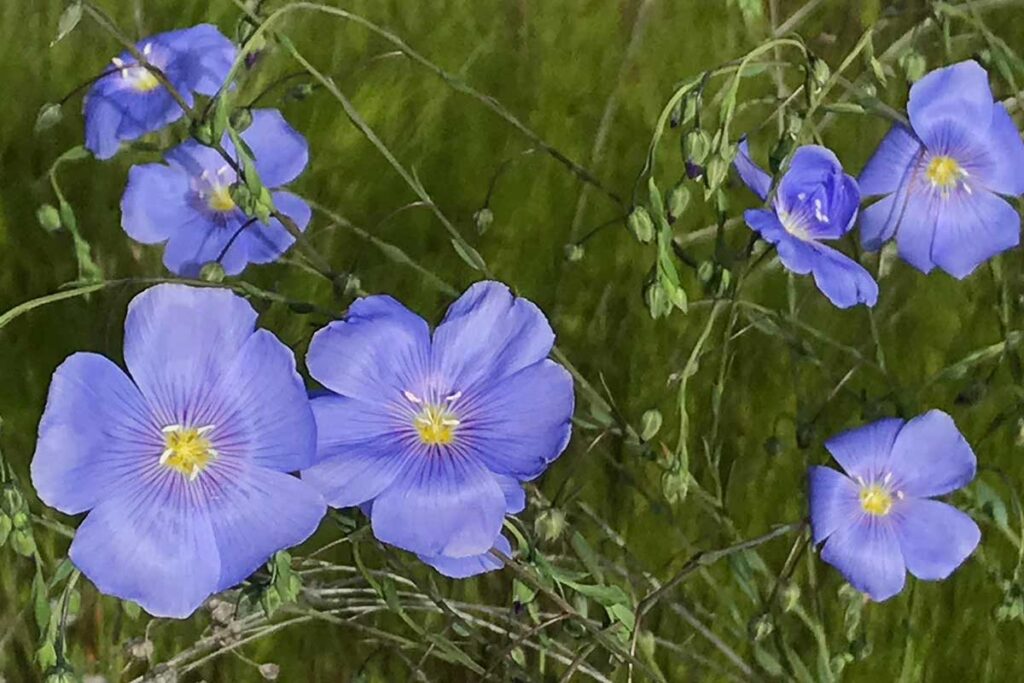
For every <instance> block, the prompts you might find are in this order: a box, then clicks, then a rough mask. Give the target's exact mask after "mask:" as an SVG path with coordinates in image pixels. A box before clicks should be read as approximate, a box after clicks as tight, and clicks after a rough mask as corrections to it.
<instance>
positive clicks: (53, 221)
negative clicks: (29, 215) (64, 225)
mask: <svg viewBox="0 0 1024 683" xmlns="http://www.w3.org/2000/svg"><path fill="white" fill-rule="evenodd" d="M36 220H38V221H39V225H41V226H42V227H43V230H45V231H47V232H54V231H56V230H60V225H61V223H60V211H57V207H55V206H54V205H53V204H43V205H42V206H40V207H39V208H38V209H37V210H36Z"/></svg>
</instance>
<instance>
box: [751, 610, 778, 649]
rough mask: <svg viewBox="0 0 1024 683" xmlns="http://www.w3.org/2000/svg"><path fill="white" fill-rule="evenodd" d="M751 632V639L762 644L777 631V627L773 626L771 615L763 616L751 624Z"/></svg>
mask: <svg viewBox="0 0 1024 683" xmlns="http://www.w3.org/2000/svg"><path fill="white" fill-rule="evenodd" d="M749 631H750V637H751V638H753V639H754V642H755V643H760V642H761V641H763V640H764V639H765V638H767V637H768V636H770V635H771V634H772V632H773V631H775V625H774V624H772V619H771V617H770V616H769V615H767V614H762V615H761V616H759V617H757V618H756V619H754V620H753V621H751V622H750V627H749Z"/></svg>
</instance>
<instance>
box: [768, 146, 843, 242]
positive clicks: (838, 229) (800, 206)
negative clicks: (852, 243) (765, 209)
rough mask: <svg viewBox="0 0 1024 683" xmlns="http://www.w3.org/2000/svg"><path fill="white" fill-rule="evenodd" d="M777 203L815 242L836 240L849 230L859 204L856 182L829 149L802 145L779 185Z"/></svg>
mask: <svg viewBox="0 0 1024 683" xmlns="http://www.w3.org/2000/svg"><path fill="white" fill-rule="evenodd" d="M778 196H779V198H780V201H779V202H777V203H779V204H780V205H781V206H782V207H783V208H784V209H785V211H786V212H787V213H789V214H790V215H792V216H794V220H799V221H801V222H802V223H803V224H804V228H805V229H806V230H807V231H808V232H809V233H810V235H811V236H812V237H813V238H815V239H836V238H838V237H842V236H843V235H844V234H846V233H847V232H848V231H849V230H850V228H852V227H853V220H854V218H855V217H856V215H857V209H858V207H859V205H860V190H859V189H858V187H857V181H856V180H854V179H853V177H852V176H849V175H847V174H846V173H844V172H843V167H842V165H841V164H840V163H839V159H837V158H836V155H835V154H833V153H832V151H831V150H829V149H827V148H825V147H821V146H818V145H805V146H803V147H801V148H800V149H798V150H797V151H796V153H795V154H794V155H793V161H792V162H791V163H790V165H789V169H788V170H787V171H786V174H785V175H784V176H783V177H782V181H781V182H780V183H779V190H778Z"/></svg>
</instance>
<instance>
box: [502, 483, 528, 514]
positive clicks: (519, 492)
mask: <svg viewBox="0 0 1024 683" xmlns="http://www.w3.org/2000/svg"><path fill="white" fill-rule="evenodd" d="M494 479H495V480H496V481H497V482H498V486H500V487H501V491H502V493H504V494H505V512H506V513H507V514H510V515H516V514H519V513H520V512H522V511H523V510H525V509H526V491H524V490H523V485H522V484H520V483H519V480H518V479H516V478H515V477H509V476H506V475H504V474H495V475H494Z"/></svg>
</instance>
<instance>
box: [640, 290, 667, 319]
mask: <svg viewBox="0 0 1024 683" xmlns="http://www.w3.org/2000/svg"><path fill="white" fill-rule="evenodd" d="M644 302H645V303H646V304H647V311H648V312H649V313H650V314H651V317H652V318H654V319H655V320H657V319H658V318H664V317H665V316H667V315H668V314H669V313H671V312H672V302H671V301H670V300H669V298H668V294H666V293H665V290H664V289H663V288H662V286H661V285H660V284H659V283H658V282H651V283H650V284H648V285H647V287H646V288H644Z"/></svg>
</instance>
